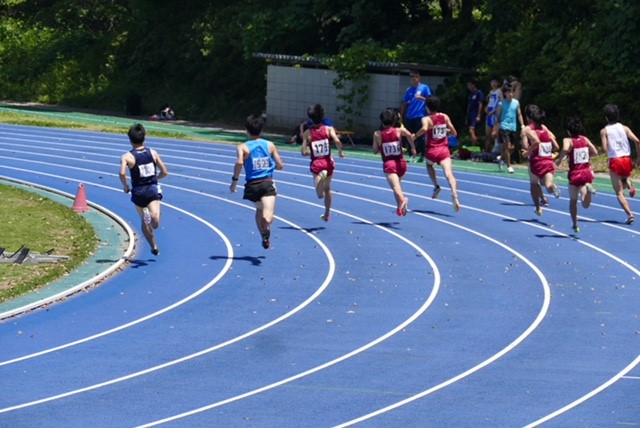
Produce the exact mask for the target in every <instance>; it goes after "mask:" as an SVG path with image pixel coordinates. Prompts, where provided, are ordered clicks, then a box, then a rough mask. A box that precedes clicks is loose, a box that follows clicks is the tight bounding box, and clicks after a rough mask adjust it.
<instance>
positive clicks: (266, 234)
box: [262, 229, 271, 250]
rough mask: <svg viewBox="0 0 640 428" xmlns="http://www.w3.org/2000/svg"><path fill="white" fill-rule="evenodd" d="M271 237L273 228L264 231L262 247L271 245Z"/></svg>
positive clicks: (265, 247)
mask: <svg viewBox="0 0 640 428" xmlns="http://www.w3.org/2000/svg"><path fill="white" fill-rule="evenodd" d="M269 238H271V230H270V229H267V230H265V231H264V232H262V248H264V249H265V250H266V249H268V248H269V247H270V246H271V242H269Z"/></svg>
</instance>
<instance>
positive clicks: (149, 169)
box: [138, 163, 156, 178]
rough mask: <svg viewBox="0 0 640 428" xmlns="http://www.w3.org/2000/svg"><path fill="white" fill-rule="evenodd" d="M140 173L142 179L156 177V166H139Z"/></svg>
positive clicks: (147, 164)
mask: <svg viewBox="0 0 640 428" xmlns="http://www.w3.org/2000/svg"><path fill="white" fill-rule="evenodd" d="M138 171H139V172H140V177H143V178H146V177H153V176H154V175H156V166H155V165H154V164H152V163H146V164H144V165H138Z"/></svg>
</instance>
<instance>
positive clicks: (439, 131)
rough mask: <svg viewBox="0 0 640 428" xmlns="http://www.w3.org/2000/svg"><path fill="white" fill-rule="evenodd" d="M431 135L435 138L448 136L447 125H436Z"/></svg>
mask: <svg viewBox="0 0 640 428" xmlns="http://www.w3.org/2000/svg"><path fill="white" fill-rule="evenodd" d="M431 135H432V136H433V138H435V139H438V140H440V139H442V138H447V125H436V126H435V127H434V128H433V131H432V132H431Z"/></svg>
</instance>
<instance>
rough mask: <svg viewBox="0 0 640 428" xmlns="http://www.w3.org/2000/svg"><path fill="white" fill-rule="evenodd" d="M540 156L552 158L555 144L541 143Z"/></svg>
mask: <svg viewBox="0 0 640 428" xmlns="http://www.w3.org/2000/svg"><path fill="white" fill-rule="evenodd" d="M538 156H540V157H542V158H550V157H552V156H553V144H551V142H546V143H540V145H539V146H538Z"/></svg>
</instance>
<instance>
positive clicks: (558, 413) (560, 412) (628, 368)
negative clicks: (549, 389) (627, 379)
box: [524, 355, 640, 428]
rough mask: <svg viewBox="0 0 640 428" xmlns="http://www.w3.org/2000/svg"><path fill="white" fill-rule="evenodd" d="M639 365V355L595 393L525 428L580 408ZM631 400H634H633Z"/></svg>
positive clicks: (584, 396) (586, 395)
mask: <svg viewBox="0 0 640 428" xmlns="http://www.w3.org/2000/svg"><path fill="white" fill-rule="evenodd" d="M638 364H640V355H638V356H637V357H636V359H635V360H633V361H632V362H631V363H629V365H628V366H627V367H625V368H624V369H622V370H621V371H620V372H619V373H617V374H616V375H615V376H613V377H612V378H611V379H609V380H608V381H606V382H605V383H603V384H602V385H600V386H599V387H597V388H596V389H594V390H593V391H590V392H589V393H587V394H585V395H583V396H582V397H580V398H578V399H577V400H575V401H574V402H572V403H569V404H567V405H566V406H564V407H562V408H560V409H558V410H556V411H555V412H553V413H549V414H548V415H546V416H544V417H542V418H540V419H538V420H537V421H534V422H531V423H530V424H527V425H525V427H524V428H531V427H537V426H540V425H542V424H543V423H545V422H549V421H550V420H551V419H553V418H555V417H557V416H559V415H561V414H563V413H566V412H568V411H569V410H571V409H573V408H575V407H577V406H579V405H580V404H582V403H584V402H585V401H587V400H589V399H590V398H593V397H595V396H596V395H598V394H599V393H601V392H602V391H604V390H605V389H607V388H609V387H610V386H611V385H613V384H614V383H616V382H617V381H619V380H620V379H622V378H623V377H624V375H626V374H627V373H629V372H630V371H631V370H633V369H634V368H635V366H637V365H638ZM631 399H632V400H633V398H631Z"/></svg>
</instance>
